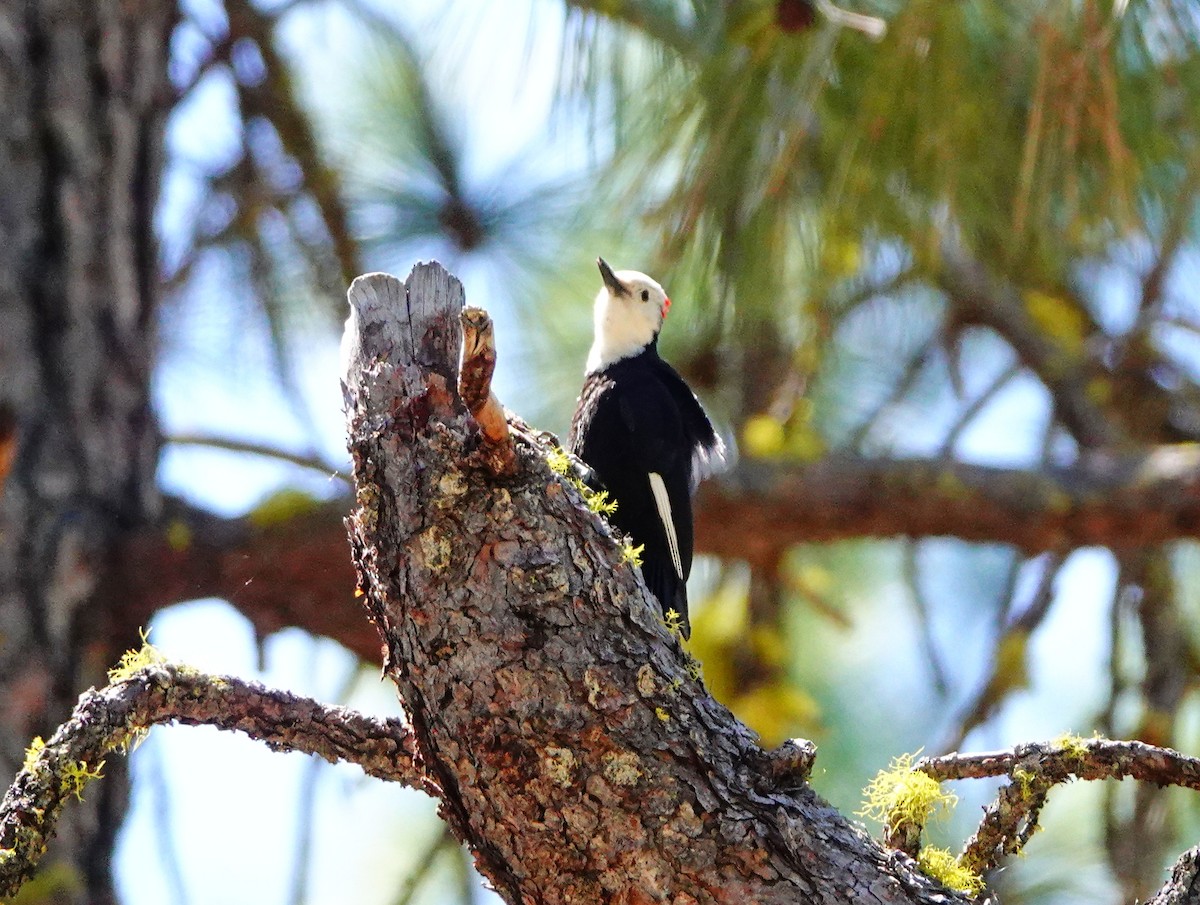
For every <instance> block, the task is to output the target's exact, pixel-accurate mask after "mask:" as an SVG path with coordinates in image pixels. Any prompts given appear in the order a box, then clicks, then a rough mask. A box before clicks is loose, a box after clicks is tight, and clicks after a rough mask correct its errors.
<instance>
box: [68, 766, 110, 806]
mask: <svg viewBox="0 0 1200 905" xmlns="http://www.w3.org/2000/svg"><path fill="white" fill-rule="evenodd" d="M104 763H105V762H104V761H100V763H98V764H96V766H95V767H89V766H88V764H87V761H85V760H79V761H76V762H75V763H73V764H67V765H66V767H64V768H63V775H62V790H63V793H64V794H66V795H74V796H75V797H76V798H77V799H78V800H79V801H83V790H84V788H86V786H87V784H88V783H89V782H91V781H92V780H93V779H99V778H100V777H101V776H103V775H104Z"/></svg>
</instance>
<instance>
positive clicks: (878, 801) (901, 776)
mask: <svg viewBox="0 0 1200 905" xmlns="http://www.w3.org/2000/svg"><path fill="white" fill-rule="evenodd" d="M917 754H920V752H919V751H918V752H916V754H902V755H900V756H899V757H896V758H894V759H893V760H892V762H891V763H890V764H889V765H888V766H887V769H885V770H880V771H879V772H878V773H877V774H876V775H875V778H874V779H872V780H871V781H870V783H868V784H867V787H866V788H865V789H863V799H864V801H863V806H862V809H861V810H859V811H857V812H856V814H857V815H858V816H859V817H867V818H870V819H872V820H878V821H879V822H880V823H882V824H883V825H884V826H886V827H889V828H891V829H895V828H896V827H899V826H903V825H907V824H911V825H914V826H917V827H924V826H925V824H926V823H927V822H928V820H929V818H930V817H931V816H932V815H933V812H934V810H936V809H937V808H938V807H939V806H941V807H943V808H945V809H947V810H949V809H951V808H953V807H954V806H955V805H956V804H958V796H957V795H955V794H954V793H953V792H944V791H942V787H941V784H940V783H939V782H938V781H937V780H936V779H934V778H933V777H932V776H930V775H929V774H928V773H922V772H921V771H919V770H913V768H912V765H913V761H914V760H915V759H916V756H917Z"/></svg>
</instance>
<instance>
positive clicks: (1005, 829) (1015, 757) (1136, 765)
mask: <svg viewBox="0 0 1200 905" xmlns="http://www.w3.org/2000/svg"><path fill="white" fill-rule="evenodd" d="M913 769H914V770H919V771H921V772H923V773H927V774H928V775H930V776H932V777H933V778H934V779H936V780H938V781H939V782H944V781H946V780H953V779H982V778H985V777H992V776H1009V777H1011V778H1012V780H1013V781H1012V782H1011V783H1009V784H1007V785H1005V786H1004V787H1003V788H1001V790H1000V792H999V794H998V795H997V797H996V800H995V801H994V802H993V803H992V804H991V805H989V806H988V807H987V808H986V809H985V811H984V817H983V820H982V822H981V823H980V825H979V829H978V830H976V832H975V835H974V836H973V837H972V838H971V839H970V840H969V841H968V842H967V845H966V848H965V849H964V850H963V855H962V862H963V864H964V866H966V867H968V868H969V869H971V870H974V871H976V872H977V873H982V872H984V871H987V870H990V869H991V868H993V867H995V866H996V865H997V864H998V863H999V861H1000V859H1001V858H1002V857H1003V856H1005V855H1013V854H1016V853H1017V852H1018V851H1020V849H1021V848H1022V846H1024V844H1025V843H1026V842H1027V841H1028V839H1029V837H1030V836H1032V834H1033V832H1034V830H1035V828H1036V826H1037V818H1038V813H1039V812H1040V810H1041V807H1042V805H1043V804H1044V803H1045V799H1046V794H1047V792H1048V791H1049V790H1050V788H1051V787H1052V786H1054V785H1057V784H1059V783H1064V782H1067V781H1069V780H1070V779H1072V778H1073V777H1074V778H1078V779H1085V780H1096V779H1124V778H1125V777H1131V778H1133V779H1137V780H1139V781H1141V782H1147V783H1153V784H1155V785H1159V786H1166V785H1171V786H1182V787H1183V788H1186V789H1193V790H1196V791H1200V759H1197V758H1194V757H1188V756H1187V755H1184V754H1180V753H1179V752H1178V751H1173V750H1171V749H1170V748H1160V747H1157V746H1155V745H1147V744H1145V743H1144V742H1136V741H1112V740H1110V739H1103V738H1093V739H1081V738H1068V739H1066V740H1064V741H1062V742H1061V743H1053V744H1047V743H1034V744H1028V745H1018V746H1017V747H1016V748H1014V749H1013V750H1012V751H998V752H989V753H984V754H947V755H944V756H942V757H927V758H924V759H922V760H919V761H917V762H916V763H915V764H914V765H913Z"/></svg>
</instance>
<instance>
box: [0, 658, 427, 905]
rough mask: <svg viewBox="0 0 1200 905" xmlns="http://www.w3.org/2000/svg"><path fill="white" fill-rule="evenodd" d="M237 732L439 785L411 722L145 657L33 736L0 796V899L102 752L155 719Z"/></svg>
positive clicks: (412, 782)
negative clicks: (53, 727) (421, 761)
mask: <svg viewBox="0 0 1200 905" xmlns="http://www.w3.org/2000/svg"><path fill="white" fill-rule="evenodd" d="M175 722H177V723H183V724H185V725H189V726H200V725H205V726H215V727H216V728H218V729H226V730H237V731H239V732H244V733H246V734H247V735H248V736H250V737H251V738H254V739H257V740H259V741H262V742H265V743H266V744H267V745H268V746H269V747H271V748H272V749H273V750H277V751H301V752H304V753H306V754H316V755H319V756H320V757H323V758H325V759H326V760H328V761H331V762H336V761H339V760H344V761H348V762H350V763H355V764H358V765H359V766H360V767H362V768H363V770H364V771H365V772H366V773H367V775H369V776H373V777H375V778H377V779H386V780H390V781H392V782H400V783H403V784H405V785H408V786H412V787H414V788H418V789H422V790H424V791H426V792H430V793H436V786H435V785H434V784H433V783H432V782H431V781H430V779H429V778H428V777H427V776H426V775H425V773H424V772H423V771H422V770H421V768H420V767H419V766H418V763H417V756H416V748H415V746H414V742H413V737H412V734H411V732H410V731H409V730H408V728H407V727H406V726H405V725H404V724H403V723H402V722H400V721H399V720H394V719H379V718H376V717H371V716H367V715H365V714H361V713H356V712H354V711H352V710H348V709H346V708H344V707H331V706H328V705H325V704H321V703H319V702H317V701H314V700H311V699H308V698H303V697H300V696H298V695H294V694H291V693H290V692H287V691H280V690H277V689H270V688H265V687H264V686H262V685H259V684H258V683H256V682H247V681H245V680H243V679H238V678H235V677H233V676H213V675H206V674H203V673H201V672H199V671H197V670H195V669H191V668H190V667H186V666H180V665H178V664H171V663H151V664H150V665H148V666H143V667H142V668H140V669H138V670H136V671H134V672H132V673H131V674H130V675H129V676H128V677H126V678H123V679H121V680H120V681H115V682H114V683H113V684H112V685H109V686H107V687H106V688H103V689H101V690H99V691H97V690H96V689H94V688H93V689H89V690H88V691H86V692H84V693H83V694H82V695H81V696H80V698H79V703H78V704H77V705H76V707H75V710H74V712H73V713H72V715H71V718H70V719H69V720H68V721H67V722H66V723H63V725H61V726H60V727H59V728H58V730H57V731H56V732H55V733H54V735H53V736H52V737H51V738H50V740H49V741H48V742H45V743H42V742H41V740H40V739H37V740H35V741H34V744H33V745H32V746H31V747H30V749H29V751H28V752H27V753H26V760H25V766H24V767H23V768H22V769H21V771H20V772H19V773H18V774H17V777H16V779H15V780H14V781H13V784H12V785H11V786H10V787H9V789H8V792H7V794H6V795H5V797H4V801H3V802H2V803H0V897H3V898H8V897H10V896H13V895H15V894H16V892H17V890H18V889H20V887H21V885H22V884H23V883H24V882H25V881H26V880H27V879H28V878H29V877H30V875H31V874H32V873H33V870H34V868H35V867H36V866H37V863H38V861H39V859H40V858H41V856H42V854H43V853H44V852H45V850H46V846H47V843H48V841H49V839H50V837H51V836H52V835H53V833H54V827H55V825H56V823H57V821H58V818H59V815H60V814H61V813H62V809H63V807H64V806H65V805H66V804H67V802H68V800H69V799H70V798H71V796H72V795H75V796H77V797H80V798H82V792H83V790H84V787H85V786H86V785H87V783H88V782H89V781H90V780H93V779H98V778H100V777H101V776H102V771H103V768H104V760H105V758H106V757H108V756H110V755H111V754H113V753H114V752H122V753H124V752H128V751H129V749H130V748H131V747H134V746H136V743H137V741H138V740H139V738H140V737H141V736H142V735H144V734H145V732H146V730H148V729H149V728H150V727H151V726H156V725H159V724H161V723H175Z"/></svg>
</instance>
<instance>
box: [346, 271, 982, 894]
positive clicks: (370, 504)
mask: <svg viewBox="0 0 1200 905" xmlns="http://www.w3.org/2000/svg"><path fill="white" fill-rule="evenodd" d="M350 295H351V306H352V312H353V313H352V316H351V320H350V322H348V325H347V334H346V338H345V339H344V340H343V350H344V353H345V354H346V358H347V376H346V393H347V411H348V418H349V432H350V447H351V452H352V454H353V457H354V462H355V478H356V481H357V487H358V490H357V493H358V508H357V510H356V512H355V513H354V515H353V517H352V518H351V519H350V523H349V524H350V528H351V539H352V546H353V547H354V550H355V559H356V562H357V565H358V568H359V572H360V582H361V584H362V585H363V588H364V590H365V592H366V599H367V601H368V606H369V609H370V611H371V615H372V618H373V619H374V620H375V622H376V624H377V626H378V627H379V629H380V631H381V633H382V635H383V636H384V638H385V644H386V648H387V664H386V669H387V671H388V674H389V675H390V676H391V678H392V679H393V680H394V681H395V682H396V685H397V687H398V689H399V691H400V695H401V697H402V699H403V701H404V703H405V707H406V709H407V712H408V715H409V718H410V720H411V725H412V728H413V731H414V734H415V736H416V738H417V742H418V748H419V751H420V755H421V757H422V758H423V760H424V763H425V766H426V769H427V770H428V772H429V774H430V775H431V777H432V778H433V779H434V780H435V781H436V782H437V783H438V785H439V786H440V789H441V796H442V814H443V816H444V817H445V819H446V820H447V821H448V822H449V823H450V825H451V826H452V827H453V829H454V830H455V832H456V833H458V834H459V836H460V837H461V838H463V839H465V840H466V841H467V842H468V843H469V844H470V845H471V847H472V849H473V850H474V852H475V855H476V859H477V862H478V865H479V867H480V869H481V870H482V871H483V873H484V874H485V875H486V876H487V877H488V878H489V879H490V880H491V881H492V883H493V884H494V885H495V887H496V889H497V890H498V891H499V892H500V894H501V895H502V896H504V898H505V899H506V900H507V901H509V902H511V903H518V902H523V903H534V902H537V903H547V905H551V903H564V905H565V903H579V902H596V903H642V902H647V903H648V902H672V903H678V905H683V903H698V902H710V903H716V902H739V903H742V902H756V903H772V902H778V903H784V902H786V903H789V905H794V903H796V902H805V903H814V905H816V903H830V905H832V903H839V905H843V903H848V902H862V903H866V902H870V903H883V902H888V903H900V902H906V903H908V902H913V903H915V902H932V901H940V902H950V901H960V900H961V901H965V899H961V898H960V897H958V896H956V895H954V894H949V893H947V892H946V890H944V889H941V888H940V887H938V886H937V885H936V884H935V883H934V882H933V881H931V880H929V879H928V878H926V877H925V876H923V875H922V874H920V873H918V872H916V871H915V870H914V869H913V866H912V862H910V861H908V860H907V859H905V858H903V857H901V856H899V855H897V854H896V853H894V852H889V851H887V850H885V849H883V848H882V847H881V846H880V845H879V844H877V843H876V842H874V841H872V840H871V839H870V838H868V837H867V836H866V835H865V834H864V833H863V832H862V831H861V830H859V829H857V828H856V827H854V826H853V825H852V824H851V823H849V822H848V821H847V820H846V819H845V818H843V817H842V816H841V815H840V814H838V813H837V812H836V811H834V810H833V809H832V808H831V807H829V806H828V805H827V804H826V803H825V802H823V801H822V800H821V799H820V798H819V797H818V796H817V795H816V794H815V793H813V792H812V791H811V790H810V789H809V788H808V786H807V784H806V783H805V782H804V781H803V778H802V777H801V776H796V775H792V776H787V775H786V773H784V775H783V776H782V778H781V771H779V770H778V768H777V764H778V762H777V761H776V762H775V763H774V764H773V763H772V759H771V757H770V756H769V755H768V754H767V753H766V752H764V751H763V750H762V749H761V748H760V747H759V746H758V745H757V744H756V741H755V739H754V738H753V736H752V734H751V733H750V731H749V730H748V729H746V727H745V726H743V725H742V724H740V723H739V722H737V720H736V719H734V718H733V716H732V715H731V714H730V713H729V712H728V711H727V710H726V709H725V708H724V707H722V706H721V705H720V704H718V703H717V702H716V701H715V700H713V699H712V697H710V696H709V695H708V694H707V693H706V692H705V690H704V688H703V686H702V684H701V683H700V682H699V681H698V680H697V678H696V677H695V675H696V670H695V669H694V668H693V666H692V664H691V663H690V662H689V660H688V658H687V657H686V655H684V653H683V652H682V650H681V649H680V647H679V645H678V643H677V642H676V640H675V639H673V638H672V637H671V635H670V633H669V632H668V630H667V628H666V627H665V626H664V624H663V621H662V619H661V617H660V616H659V611H658V608H657V606H656V604H655V602H654V601H653V599H652V598H650V597H649V596H648V594H647V592H646V590H645V587H644V585H643V584H642V583H641V582H640V581H639V580H638V578H637V577H636V574H635V570H634V569H633V568H632V567H631V566H630V565H628V564H626V563H622V552H621V547H620V544H619V543H618V542H617V541H616V540H615V539H614V537H613V535H612V534H611V533H610V532H608V531H606V530H604V529H603V527H602V525H601V524H600V523H599V522H598V520H597V518H596V516H594V515H593V514H592V513H591V512H590V511H589V510H588V508H587V506H586V505H585V504H584V503H583V502H582V500H581V498H580V496H579V494H578V493H577V492H576V491H575V490H574V488H573V487H571V486H570V484H569V483H568V482H566V481H564V480H562V479H561V478H560V477H559V475H557V474H555V473H554V472H553V471H552V470H551V468H550V467H549V465H548V464H547V461H546V455H547V452H548V451H549V448H548V447H547V445H546V444H545V443H544V442H543V441H542V440H540V439H538V438H537V437H535V436H534V435H533V434H532V433H531V432H529V431H528V430H527V429H524V428H523V426H522V425H520V424H517V423H514V431H513V434H512V440H511V441H506V442H512V443H513V444H514V446H515V456H514V457H513V458H512V459H510V460H508V465H507V466H503V467H499V466H497V465H496V463H497V461H500V460H502V457H497V456H495V455H494V452H495V450H494V449H489V448H488V442H487V441H486V440H485V439H484V437H483V436H482V435H481V432H480V430H479V427H478V425H477V424H476V423H475V421H474V419H472V418H471V416H470V415H469V414H468V412H467V410H466V408H465V407H464V405H463V403H462V400H461V399H460V398H459V395H458V392H457V389H456V384H457V377H458V356H459V345H460V339H459V335H460V331H459V322H458V319H459V312H460V309H461V306H462V288H461V286H460V285H459V284H458V282H457V281H456V280H454V279H453V278H452V277H450V276H449V274H447V273H446V272H445V271H444V270H442V269H441V268H440V267H439V266H437V265H428V266H426V265H422V266H419V267H418V268H417V269H415V270H414V271H413V274H412V276H411V277H410V278H409V280H408V284H407V286H406V285H405V284H402V283H400V282H399V281H398V280H396V279H395V278H393V277H389V276H386V275H382V274H377V275H372V276H369V277H364V278H360V279H359V280H357V281H356V282H355V285H354V287H352V289H351V293H350ZM773 777H774V778H773Z"/></svg>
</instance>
